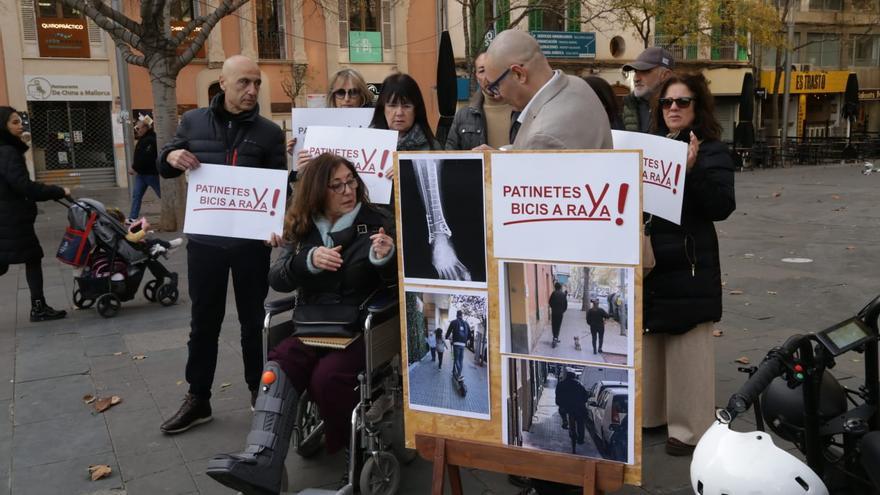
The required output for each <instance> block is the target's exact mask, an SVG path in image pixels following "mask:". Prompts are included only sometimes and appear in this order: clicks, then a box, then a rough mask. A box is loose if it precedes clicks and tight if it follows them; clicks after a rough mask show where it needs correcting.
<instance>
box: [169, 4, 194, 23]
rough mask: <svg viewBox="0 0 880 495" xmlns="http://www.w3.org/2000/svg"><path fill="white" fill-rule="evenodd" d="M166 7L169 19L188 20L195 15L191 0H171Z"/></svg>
mask: <svg viewBox="0 0 880 495" xmlns="http://www.w3.org/2000/svg"><path fill="white" fill-rule="evenodd" d="M168 7H169V9H170V15H171V19H175V20H178V21H187V22H189V21H191V20H193V17H195V10H194V8H193V7H194V5H193V0H171V1H170V2H168Z"/></svg>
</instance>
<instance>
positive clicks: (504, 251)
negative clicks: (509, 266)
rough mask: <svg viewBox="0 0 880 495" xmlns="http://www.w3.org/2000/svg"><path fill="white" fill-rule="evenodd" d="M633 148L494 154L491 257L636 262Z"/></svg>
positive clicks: (636, 175)
mask: <svg viewBox="0 0 880 495" xmlns="http://www.w3.org/2000/svg"><path fill="white" fill-rule="evenodd" d="M639 182H640V178H639V153H638V152H631V153H625V152H624V153H609V152H595V153H553V152H546V153H494V154H493V155H492V211H493V219H492V221H493V232H494V239H495V256H496V257H498V258H517V259H530V260H547V261H571V262H582V263H610V264H628V265H634V264H637V263H638V262H639V247H640V230H641V205H640V198H639V187H640V186H639Z"/></svg>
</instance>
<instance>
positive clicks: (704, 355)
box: [642, 74, 736, 455]
mask: <svg viewBox="0 0 880 495" xmlns="http://www.w3.org/2000/svg"><path fill="white" fill-rule="evenodd" d="M657 94H658V95H659V98H658V99H657V100H656V101H655V102H654V104H655V108H654V111H653V113H652V115H654V119H655V120H654V123H653V125H654V129H655V131H656V132H657V134H660V135H663V136H666V137H668V138H671V139H677V140H680V141H683V142H686V143H688V155H687V164H686V172H685V183H684V184H685V185H684V198H683V200H682V210H681V225H676V224H674V223H672V222H668V221H666V220H664V219H662V218H658V217H653V218H651V219H650V221H649V222H648V224H647V226H646V230H647V231H649V232H650V235H651V245H652V247H653V249H654V256H655V258H656V261H657V264H656V266H655V267H654V269H653V270H652V271H651V272H650V274H648V276H647V277H645V282H644V327H645V338H644V340H643V356H644V358H643V363H644V371H643V375H642V376H643V377H644V380H645V381H644V382H643V385H642V390H643V391H644V394H645V395H644V416H643V424H644V426H645V427H649V428H650V427H657V426H661V425H663V424H666V425H668V437H667V441H666V451H667V453H669V454H670V455H689V454H690V453H691V452H692V451H693V449H694V446H695V444H696V443H697V441H698V440H699V439H700V437H701V436H702V435H703V433H704V432H705V431H706V429H707V428H708V427H709V425H710V424H711V423H712V420H713V419H714V410H715V351H714V348H713V340H712V331H713V324H714V322H716V321H719V320H720V319H721V266H720V259H719V254H718V237H717V236H716V234H715V226H714V222H719V221H722V220H724V219H726V218H727V217H728V216H730V214H731V213H732V212H733V210H734V209H736V197H735V194H734V167H733V161H732V160H731V158H730V153H729V151H728V149H727V146H726V145H725V144H724V143H722V142H721V141H720V140H719V138H720V134H721V126H720V125H719V124H718V121H717V120H716V119H715V113H714V102H713V100H712V93H711V92H710V91H709V88H708V85H707V83H706V79H705V78H704V77H703V76H702V75H701V74H694V75H673V76H670V77H669V78H668V79H667V80H666V81H665V82H664V83H663V85H662V86H661V87H660V90H659V91H658V92H657Z"/></svg>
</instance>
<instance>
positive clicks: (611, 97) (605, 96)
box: [584, 76, 624, 131]
mask: <svg viewBox="0 0 880 495" xmlns="http://www.w3.org/2000/svg"><path fill="white" fill-rule="evenodd" d="M584 81H586V82H587V84H589V85H590V87H591V88H593V91H595V92H596V96H598V97H599V101H601V102H602V107H604V108H605V114H606V115H607V116H608V124H609V125H610V126H611V129H613V130H616V131H622V130H624V128H623V119H622V118H621V117H620V108H619V106H618V105H617V96H616V95H615V94H614V90H613V89H611V85H610V84H608V81H606V80H605V79H602V78H601V77H599V76H587V77H585V78H584Z"/></svg>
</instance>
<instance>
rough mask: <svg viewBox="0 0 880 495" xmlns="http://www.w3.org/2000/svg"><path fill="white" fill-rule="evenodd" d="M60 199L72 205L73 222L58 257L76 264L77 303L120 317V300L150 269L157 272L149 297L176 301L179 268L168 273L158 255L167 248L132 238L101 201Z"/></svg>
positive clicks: (168, 303)
mask: <svg viewBox="0 0 880 495" xmlns="http://www.w3.org/2000/svg"><path fill="white" fill-rule="evenodd" d="M58 202H59V203H61V204H62V205H64V206H65V207H66V208H67V210H68V211H67V221H68V224H69V225H68V227H67V229H66V231H65V233H64V237H63V238H62V240H61V245H60V246H59V247H58V254H57V258H58V260H59V261H61V262H63V263H66V264H69V265H72V266H74V267H76V268H77V269H78V270H77V271H76V272H75V273H76V275H74V279H73V280H74V282H75V285H74V290H73V304H75V305H76V307H77V308H80V309H87V308H90V307H92V306H93V305H94V306H95V307H96V309H97V310H98V314H100V315H101V316H103V317H104V318H110V317H113V316H116V314H117V313H118V312H119V309H120V308H121V307H122V302H123V301H130V300H131V299H133V298H134V296H135V295H136V294H137V291H138V288H139V287H140V284H141V280H142V279H143V277H144V273H145V272H146V271H147V270H149V272H150V273H152V274H153V277H154V279H153V280H150V281H149V282H147V284H146V285H145V286H144V296H145V297H146V298H147V300H148V301H150V302H159V303H160V304H161V305H163V306H171V305H172V304H174V303H175V302H177V298H178V296H179V295H180V293H179V291H178V289H177V273H173V272H169V271H168V270H167V269H166V268H165V266H163V265H162V263H161V262H160V261H159V259H158V258H159V257H160V256H166V257H167V254H166V253H167V251H166V250H165V249H157V248H155V246H156V245H157V244H155V243H153V244H152V245H151V244H150V243H145V242H129V241H128V240H127V239H126V235H127V234H128V229H126V227H125V226H124V225H123V224H122V223H121V222H120V221H119V220H117V219H116V218H114V217H113V216H111V215H110V214H109V213H108V212H107V210H106V209H105V208H104V205H103V204H101V202H99V201H96V200H93V199H87V198H80V199H72V198H66V199H63V200H59V201H58Z"/></svg>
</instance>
